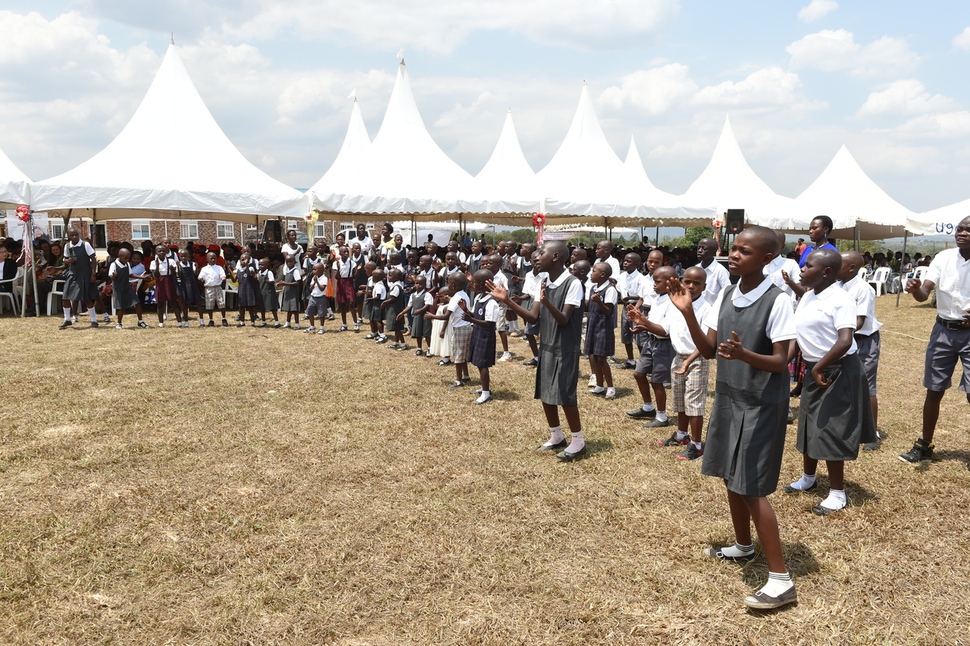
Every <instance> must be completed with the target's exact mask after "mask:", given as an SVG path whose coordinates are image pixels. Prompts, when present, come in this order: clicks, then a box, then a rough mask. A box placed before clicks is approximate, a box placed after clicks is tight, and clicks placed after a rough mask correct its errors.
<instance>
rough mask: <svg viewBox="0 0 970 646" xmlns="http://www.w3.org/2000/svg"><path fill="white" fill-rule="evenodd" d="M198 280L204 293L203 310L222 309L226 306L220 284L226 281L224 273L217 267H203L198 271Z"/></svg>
mask: <svg viewBox="0 0 970 646" xmlns="http://www.w3.org/2000/svg"><path fill="white" fill-rule="evenodd" d="M199 280H201V281H202V289H203V290H204V291H205V309H207V310H209V311H210V312H211V311H212V310H216V309H223V308H224V307H225V306H226V296H225V294H224V293H223V291H222V283H223V281H225V280H226V271H225V270H224V269H223V268H222V267H220V266H219V265H205V266H204V267H202V269H200V270H199Z"/></svg>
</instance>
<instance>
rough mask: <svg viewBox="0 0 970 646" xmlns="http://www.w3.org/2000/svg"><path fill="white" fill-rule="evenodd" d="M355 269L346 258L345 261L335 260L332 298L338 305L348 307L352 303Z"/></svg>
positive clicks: (351, 262) (352, 263)
mask: <svg viewBox="0 0 970 646" xmlns="http://www.w3.org/2000/svg"><path fill="white" fill-rule="evenodd" d="M356 267H357V266H356V265H355V264H354V262H353V261H352V260H351V259H350V258H347V260H346V261H344V260H337V261H336V262H335V271H336V273H337V284H336V286H335V288H334V297H335V298H336V299H337V303H338V304H343V305H350V304H352V303H353V302H354V270H355V269H356Z"/></svg>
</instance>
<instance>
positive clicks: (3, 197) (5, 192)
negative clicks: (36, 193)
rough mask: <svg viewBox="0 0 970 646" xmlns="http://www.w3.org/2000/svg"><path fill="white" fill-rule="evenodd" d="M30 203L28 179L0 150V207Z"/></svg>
mask: <svg viewBox="0 0 970 646" xmlns="http://www.w3.org/2000/svg"><path fill="white" fill-rule="evenodd" d="M20 204H30V180H29V179H27V176H26V175H24V174H23V173H21V172H20V169H19V168H17V167H16V166H15V165H14V163H13V162H12V161H10V158H9V157H7V155H6V154H4V152H3V151H2V150H0V209H7V208H11V207H14V206H18V205H20Z"/></svg>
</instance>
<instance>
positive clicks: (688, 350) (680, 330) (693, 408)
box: [668, 295, 711, 417]
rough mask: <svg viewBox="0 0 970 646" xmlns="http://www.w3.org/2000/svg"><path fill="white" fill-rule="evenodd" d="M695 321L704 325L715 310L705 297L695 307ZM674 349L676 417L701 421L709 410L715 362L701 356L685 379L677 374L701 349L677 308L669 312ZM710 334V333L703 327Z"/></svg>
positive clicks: (672, 368)
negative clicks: (708, 391)
mask: <svg viewBox="0 0 970 646" xmlns="http://www.w3.org/2000/svg"><path fill="white" fill-rule="evenodd" d="M692 307H693V310H694V318H695V319H696V320H697V321H698V322H703V321H704V320H705V319H706V318H707V315H708V313H709V312H710V310H711V305H710V304H709V303H708V302H707V301H706V300H704V296H703V295H701V297H700V298H698V299H697V300H695V301H694V302H693V304H692ZM668 321H669V327H668V331H669V334H670V345H671V347H672V348H673V350H674V359H673V361H672V362H671V364H670V392H671V399H672V402H673V403H672V406H671V408H670V410H671V411H672V412H674V413H684V414H685V415H688V416H690V417H701V416H703V415H704V410H705V408H706V407H707V389H708V383H709V382H708V379H709V377H710V374H711V362H710V360H708V359H705V358H704V357H703V356H698V357H697V358H696V359H694V361H693V362H692V363H691V365H690V370H689V371H688V372H687V374H685V375H678V374H677V371H678V370H679V369H680V367H681V366H682V365H683V364H684V361H686V360H687V357H689V356H690V355H691V354H693V353H694V351H696V350H697V346H696V345H695V344H694V338H693V337H692V336H691V335H690V328H688V327H687V319H686V318H684V315H683V313H681V311H680V310H679V309H677V308H676V307H673V306H671V308H670V310H669V311H668ZM701 330H702V331H703V332H704V333H705V334H706V333H707V330H706V329H705V328H704V327H703V326H702V327H701Z"/></svg>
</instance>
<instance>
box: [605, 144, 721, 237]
mask: <svg viewBox="0 0 970 646" xmlns="http://www.w3.org/2000/svg"><path fill="white" fill-rule="evenodd" d="M623 169H624V170H625V171H626V172H627V175H628V178H629V180H630V182H631V183H632V184H633V187H634V190H635V191H636V192H637V195H638V200H639V204H641V205H646V206H650V205H652V206H653V207H654V210H656V212H657V216H655V217H656V219H655V221H653V222H651V223H650V224H653V225H656V226H683V227H690V226H695V227H697V226H708V225H709V224H710V222H711V221H712V220H714V219H715V218H716V217H717V209H715V208H714V206H713V205H709V206H707V207H704V206H701V205H690V204H689V203H688V202H687V201H686V200H684V199H683V198H681V197H678V196H677V195H674V194H673V193H667V192H665V191H661V190H660V189H659V188H657V187H656V186H654V185H653V182H651V181H650V178H649V177H648V176H647V171H646V169H645V168H644V167H643V160H642V159H641V158H640V151H639V150H638V149H637V142H636V141H634V139H633V136H632V135H631V137H630V147H629V148H628V149H627V152H626V159H625V160H624V161H623ZM630 223H631V224H640V223H641V222H639V221H638V222H632V221H630Z"/></svg>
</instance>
